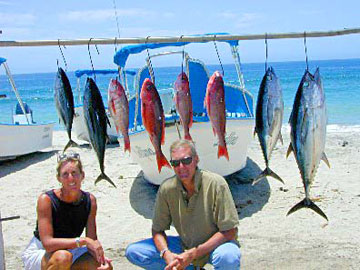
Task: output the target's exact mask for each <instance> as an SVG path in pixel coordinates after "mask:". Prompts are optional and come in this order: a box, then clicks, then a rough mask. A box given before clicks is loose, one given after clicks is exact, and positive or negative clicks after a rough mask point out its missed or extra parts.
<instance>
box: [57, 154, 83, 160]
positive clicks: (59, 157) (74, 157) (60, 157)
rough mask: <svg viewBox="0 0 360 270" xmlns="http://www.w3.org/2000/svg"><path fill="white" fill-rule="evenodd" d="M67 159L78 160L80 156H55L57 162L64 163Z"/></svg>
mask: <svg viewBox="0 0 360 270" xmlns="http://www.w3.org/2000/svg"><path fill="white" fill-rule="evenodd" d="M67 159H78V160H80V155H79V154H78V153H66V154H65V153H64V154H60V155H58V156H57V162H60V161H64V160H67Z"/></svg>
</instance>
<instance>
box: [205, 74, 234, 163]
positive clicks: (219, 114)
mask: <svg viewBox="0 0 360 270" xmlns="http://www.w3.org/2000/svg"><path fill="white" fill-rule="evenodd" d="M204 106H205V107H206V110H207V114H208V116H209V118H210V122H211V126H212V128H213V132H214V135H216V136H217V137H218V158H220V157H221V156H224V157H225V158H226V159H227V160H229V154H228V151H227V147H226V141H225V133H226V130H225V129H226V112H225V91H224V80H223V78H222V76H221V74H220V72H219V71H215V72H214V74H213V75H212V76H211V77H210V79H209V82H208V84H207V87H206V95H205V100H204Z"/></svg>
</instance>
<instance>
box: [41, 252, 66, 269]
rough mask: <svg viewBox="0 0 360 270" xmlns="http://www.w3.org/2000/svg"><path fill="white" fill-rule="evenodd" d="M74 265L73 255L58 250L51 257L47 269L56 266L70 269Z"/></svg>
mask: <svg viewBox="0 0 360 270" xmlns="http://www.w3.org/2000/svg"><path fill="white" fill-rule="evenodd" d="M71 264H72V254H71V253H70V252H69V251H67V250H57V251H55V252H54V253H53V254H52V255H51V256H50V259H49V261H48V263H47V267H49V266H56V267H61V268H59V269H70V267H71Z"/></svg>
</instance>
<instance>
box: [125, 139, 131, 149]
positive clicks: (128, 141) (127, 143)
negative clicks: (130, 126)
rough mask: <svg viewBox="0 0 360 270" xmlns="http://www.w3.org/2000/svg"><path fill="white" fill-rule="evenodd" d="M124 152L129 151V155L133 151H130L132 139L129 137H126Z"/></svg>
mask: <svg viewBox="0 0 360 270" xmlns="http://www.w3.org/2000/svg"><path fill="white" fill-rule="evenodd" d="M124 145H125V146H124V152H126V151H129V153H130V152H131V149H130V139H129V137H127V138H125V137H124Z"/></svg>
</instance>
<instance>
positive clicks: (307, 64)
mask: <svg viewBox="0 0 360 270" xmlns="http://www.w3.org/2000/svg"><path fill="white" fill-rule="evenodd" d="M304 47H305V59H306V70H307V71H308V70H309V61H308V53H307V45H306V32H304Z"/></svg>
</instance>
